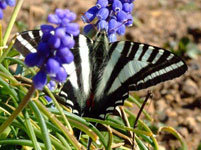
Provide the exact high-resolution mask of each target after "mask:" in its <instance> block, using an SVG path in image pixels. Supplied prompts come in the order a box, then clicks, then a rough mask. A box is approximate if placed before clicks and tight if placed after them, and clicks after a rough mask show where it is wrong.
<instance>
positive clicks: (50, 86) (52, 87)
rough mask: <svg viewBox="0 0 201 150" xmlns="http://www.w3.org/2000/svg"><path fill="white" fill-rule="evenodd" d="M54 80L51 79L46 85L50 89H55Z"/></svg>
mask: <svg viewBox="0 0 201 150" xmlns="http://www.w3.org/2000/svg"><path fill="white" fill-rule="evenodd" d="M55 86H56V82H55V81H53V80H51V81H50V82H49V83H48V84H47V87H48V88H49V89H50V91H53V90H54V89H55Z"/></svg>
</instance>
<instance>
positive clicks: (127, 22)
mask: <svg viewBox="0 0 201 150" xmlns="http://www.w3.org/2000/svg"><path fill="white" fill-rule="evenodd" d="M127 18H128V20H127V21H126V24H125V25H126V26H132V25H133V16H132V15H131V14H128V16H127Z"/></svg>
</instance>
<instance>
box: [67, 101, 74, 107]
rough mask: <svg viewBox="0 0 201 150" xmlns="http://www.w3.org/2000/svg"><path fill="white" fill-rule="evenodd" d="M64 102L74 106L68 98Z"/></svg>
mask: <svg viewBox="0 0 201 150" xmlns="http://www.w3.org/2000/svg"><path fill="white" fill-rule="evenodd" d="M66 103H67V104H69V105H70V106H72V107H73V106H74V104H73V102H72V101H71V100H69V99H67V100H66Z"/></svg>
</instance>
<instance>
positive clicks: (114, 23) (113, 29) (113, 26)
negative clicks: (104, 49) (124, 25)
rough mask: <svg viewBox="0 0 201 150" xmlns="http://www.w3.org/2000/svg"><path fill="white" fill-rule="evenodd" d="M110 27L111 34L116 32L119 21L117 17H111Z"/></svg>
mask: <svg viewBox="0 0 201 150" xmlns="http://www.w3.org/2000/svg"><path fill="white" fill-rule="evenodd" d="M108 27H109V29H108V32H109V34H112V33H116V30H117V27H118V22H117V21H116V20H115V19H111V20H110V21H109V23H108Z"/></svg>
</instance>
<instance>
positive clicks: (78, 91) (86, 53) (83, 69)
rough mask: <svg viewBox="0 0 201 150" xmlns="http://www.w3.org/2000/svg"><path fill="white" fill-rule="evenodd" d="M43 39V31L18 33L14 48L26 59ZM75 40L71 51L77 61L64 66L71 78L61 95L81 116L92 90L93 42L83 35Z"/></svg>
mask: <svg viewBox="0 0 201 150" xmlns="http://www.w3.org/2000/svg"><path fill="white" fill-rule="evenodd" d="M41 37H42V31H41V30H29V31H24V32H21V33H18V35H17V37H16V40H15V43H14V48H15V49H16V50H18V51H19V52H20V53H21V54H22V55H23V56H24V57H26V55H28V54H29V53H31V52H32V53H34V52H37V46H38V44H39V42H40V40H41ZM74 40H75V43H76V44H75V46H74V48H73V49H71V51H72V53H73V55H74V58H75V59H74V61H73V62H72V63H70V64H64V65H63V67H64V68H65V70H66V71H67V72H68V74H69V77H68V79H67V81H66V83H65V84H64V86H63V88H62V90H61V92H60V94H59V95H60V96H61V97H63V98H64V102H65V104H66V105H67V106H69V107H71V108H72V111H73V112H74V113H75V114H80V111H81V110H82V109H83V108H84V107H85V104H86V97H88V95H89V92H90V88H91V61H90V53H91V46H92V44H93V41H92V40H90V39H89V38H87V37H85V36H84V35H81V34H80V35H79V36H77V37H75V38H74Z"/></svg>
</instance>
